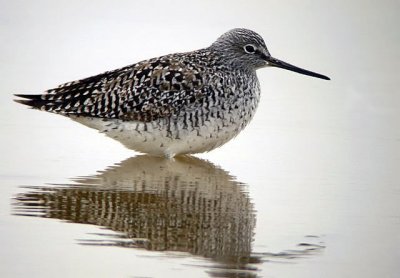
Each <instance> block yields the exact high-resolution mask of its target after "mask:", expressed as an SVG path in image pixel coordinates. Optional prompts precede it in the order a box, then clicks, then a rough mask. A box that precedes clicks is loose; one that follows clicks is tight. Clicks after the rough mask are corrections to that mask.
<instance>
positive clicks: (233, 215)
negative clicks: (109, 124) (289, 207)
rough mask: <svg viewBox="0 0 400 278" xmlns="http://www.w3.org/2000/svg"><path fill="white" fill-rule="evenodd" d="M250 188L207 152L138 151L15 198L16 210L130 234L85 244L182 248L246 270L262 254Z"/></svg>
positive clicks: (151, 248) (25, 213)
mask: <svg viewBox="0 0 400 278" xmlns="http://www.w3.org/2000/svg"><path fill="white" fill-rule="evenodd" d="M245 189H246V186H245V185H243V184H241V183H239V182H237V181H235V178H234V177H233V176H231V175H229V174H228V173H227V172H226V171H224V170H223V169H221V168H219V167H216V166H214V165H213V164H211V163H209V162H207V161H205V160H202V159H198V158H194V157H180V158H176V159H175V160H166V159H163V158H157V157H151V156H137V157H132V158H129V159H127V160H125V161H123V162H121V163H119V164H117V165H115V166H112V167H110V168H108V169H106V170H105V171H102V172H99V174H97V175H94V176H90V177H83V178H77V179H74V184H69V185H57V186H52V187H48V186H47V187H36V188H32V190H30V191H29V192H28V193H23V194H20V195H18V196H17V197H16V204H15V209H16V213H17V214H18V215H29V216H40V217H45V218H57V219H61V220H67V221H70V222H74V223H85V224H94V225H98V226H103V227H107V228H109V229H111V230H113V231H116V232H121V233H122V234H123V235H124V238H122V237H121V238H118V237H115V238H113V239H112V240H109V241H107V240H105V241H89V240H87V241H84V243H85V244H94V245H102V244H105V243H106V245H117V246H125V247H138V248H145V249H148V250H158V251H165V250H168V251H184V252H189V253H191V254H194V255H201V256H204V257H207V258H212V260H213V261H214V262H218V263H223V265H225V266H227V265H230V266H231V267H232V268H236V269H246V268H247V267H246V265H247V263H249V262H250V263H251V262H254V260H256V258H252V256H251V242H252V240H253V233H254V227H255V212H254V208H253V204H252V202H251V200H250V198H249V197H248V195H247V192H246V191H245ZM251 276H253V275H251ZM226 277H229V276H226ZM243 277H250V276H243Z"/></svg>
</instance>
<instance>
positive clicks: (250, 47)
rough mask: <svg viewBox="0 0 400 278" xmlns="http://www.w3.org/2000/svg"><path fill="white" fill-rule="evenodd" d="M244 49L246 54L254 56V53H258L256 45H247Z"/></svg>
mask: <svg viewBox="0 0 400 278" xmlns="http://www.w3.org/2000/svg"><path fill="white" fill-rule="evenodd" d="M243 49H244V51H245V52H246V53H249V54H254V53H256V49H257V48H256V47H255V46H254V45H252V44H246V45H245V46H244V47H243Z"/></svg>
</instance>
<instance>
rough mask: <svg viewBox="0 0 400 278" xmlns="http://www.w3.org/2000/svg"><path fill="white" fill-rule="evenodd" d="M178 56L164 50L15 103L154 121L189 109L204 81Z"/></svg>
mask: <svg viewBox="0 0 400 278" xmlns="http://www.w3.org/2000/svg"><path fill="white" fill-rule="evenodd" d="M202 70H204V69H203V68H196V67H194V66H193V64H192V63H191V62H190V61H187V60H185V59H183V58H182V56H179V55H178V56H172V55H170V56H164V57H161V58H155V59H152V60H148V61H144V62H140V63H137V64H134V65H131V66H127V67H124V68H121V69H117V70H114V71H109V72H105V73H103V74H100V75H96V76H92V77H89V78H85V79H82V80H78V81H74V82H70V83H66V84H63V85H60V86H59V87H57V88H54V89H51V90H48V91H46V92H45V94H42V95H17V96H18V97H21V98H24V99H23V100H16V101H17V102H19V103H22V104H25V105H28V106H31V107H33V108H37V109H40V110H45V111H48V112H53V113H57V114H62V115H66V116H68V115H74V116H86V117H99V118H108V119H122V120H135V121H146V122H147V121H152V120H155V119H158V118H162V117H168V116H171V115H173V114H177V113H178V112H179V111H181V110H182V109H191V108H193V107H194V105H196V104H199V102H200V101H199V100H201V99H202V98H203V97H204V95H205V94H207V87H206V86H204V85H203V82H202V78H201V71H202Z"/></svg>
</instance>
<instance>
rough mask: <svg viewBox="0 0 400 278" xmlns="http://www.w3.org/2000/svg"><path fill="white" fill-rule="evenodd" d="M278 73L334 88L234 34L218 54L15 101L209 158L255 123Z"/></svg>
mask: <svg viewBox="0 0 400 278" xmlns="http://www.w3.org/2000/svg"><path fill="white" fill-rule="evenodd" d="M264 67H278V68H283V69H287V70H291V71H295V72H298V73H301V74H305V75H310V76H313V77H317V78H322V79H326V80H329V78H328V77H327V76H324V75H321V74H318V73H315V72H311V71H308V70H304V69H301V68H298V67H296V66H293V65H291V64H288V63H285V62H283V61H281V60H278V59H275V58H273V57H272V56H271V55H270V53H269V51H268V49H267V47H266V45H265V42H264V40H263V39H262V37H261V36H260V35H258V34H257V33H255V32H253V31H251V30H247V29H241V28H238V29H233V30H230V31H228V32H226V33H225V34H223V35H222V36H221V37H219V38H218V39H217V40H216V41H215V42H214V43H213V44H211V46H209V47H207V48H203V49H199V50H195V51H191V52H186V53H174V54H169V55H165V56H161V57H158V58H153V59H149V60H145V61H142V62H139V63H136V64H133V65H129V66H126V67H123V68H120V69H117V70H113V71H108V72H105V73H102V74H99V75H96V76H92V77H89V78H85V79H81V80H78V81H73V82H69V83H66V84H63V85H60V86H59V87H57V88H54V89H50V90H48V91H46V92H44V94H41V95H24V94H18V95H16V96H18V97H21V98H23V99H18V100H16V101H17V102H19V103H22V104H25V105H28V106H30V107H33V108H36V109H40V110H44V111H48V112H52V113H55V114H61V115H64V116H67V117H69V118H71V119H72V120H74V121H77V122H79V123H81V124H84V125H86V126H88V127H91V128H94V129H97V130H99V131H100V132H102V133H104V134H106V135H107V136H109V137H111V138H114V139H116V140H118V141H120V142H121V143H122V144H124V145H125V146H126V147H128V148H130V149H133V150H136V151H139V152H143V153H148V154H153V155H160V156H167V157H173V156H175V155H179V154H190V153H200V152H206V151H210V150H212V149H215V148H217V147H219V146H221V145H223V144H225V143H226V142H228V141H229V140H231V139H232V138H233V137H235V136H236V135H237V134H238V133H239V132H240V131H241V130H242V129H243V128H244V127H245V126H246V125H247V124H248V123H249V121H250V120H251V119H252V117H253V115H254V113H255V111H256V108H257V105H258V102H259V99H260V85H259V82H258V79H257V76H256V70H257V69H260V68H264Z"/></svg>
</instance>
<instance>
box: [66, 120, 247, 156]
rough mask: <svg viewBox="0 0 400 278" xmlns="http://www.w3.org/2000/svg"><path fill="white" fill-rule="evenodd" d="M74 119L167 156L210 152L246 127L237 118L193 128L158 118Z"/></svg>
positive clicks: (128, 143)
mask: <svg viewBox="0 0 400 278" xmlns="http://www.w3.org/2000/svg"><path fill="white" fill-rule="evenodd" d="M71 119H73V120H74V121H77V122H79V123H81V124H84V125H86V126H88V127H91V128H94V129H97V130H98V131H100V132H102V133H104V134H106V135H107V136H109V137H111V138H113V139H115V140H117V141H119V142H121V143H122V144H123V145H124V146H126V147H127V148H129V149H132V150H135V151H138V152H142V153H148V154H152V155H157V156H166V157H173V156H175V155H180V154H193V153H201V152H207V151H210V150H212V149H215V148H217V147H219V146H221V145H223V144H225V143H226V142H228V141H229V140H231V139H232V138H234V137H235V136H236V135H237V134H238V133H239V132H240V131H241V130H242V129H243V128H244V126H245V123H238V122H237V121H235V120H234V119H230V120H229V121H228V123H227V121H226V120H222V119H211V120H210V121H207V122H204V123H203V124H202V125H200V126H199V127H197V128H193V129H190V128H189V129H185V128H183V126H182V125H183V124H182V123H178V124H175V126H174V127H169V128H168V127H167V125H160V123H159V122H156V121H155V122H148V123H142V122H136V121H121V120H118V119H102V118H89V117H76V116H71ZM246 123H247V121H246ZM171 130H172V132H171Z"/></svg>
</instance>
